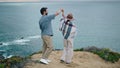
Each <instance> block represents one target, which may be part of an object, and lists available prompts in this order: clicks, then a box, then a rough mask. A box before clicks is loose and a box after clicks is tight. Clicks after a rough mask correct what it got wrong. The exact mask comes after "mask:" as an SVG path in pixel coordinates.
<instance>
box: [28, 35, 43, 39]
mask: <svg viewBox="0 0 120 68" xmlns="http://www.w3.org/2000/svg"><path fill="white" fill-rule="evenodd" d="M37 38H41V36H40V35H35V36H29V37H28V39H37Z"/></svg>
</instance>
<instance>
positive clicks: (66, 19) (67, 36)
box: [59, 10, 76, 64]
mask: <svg viewBox="0 0 120 68" xmlns="http://www.w3.org/2000/svg"><path fill="white" fill-rule="evenodd" d="M62 16H63V18H62V19H61V23H60V28H59V29H60V31H62V34H63V37H64V49H63V54H62V57H61V62H65V63H66V64H70V63H71V60H72V57H73V40H74V37H75V35H76V26H75V24H74V23H73V15H72V13H69V14H68V15H67V16H65V15H64V10H62Z"/></svg>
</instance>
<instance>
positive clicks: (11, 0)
mask: <svg viewBox="0 0 120 68" xmlns="http://www.w3.org/2000/svg"><path fill="white" fill-rule="evenodd" d="M40 1H120V0H0V2H40Z"/></svg>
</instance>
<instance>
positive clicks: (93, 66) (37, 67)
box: [24, 51, 120, 68]
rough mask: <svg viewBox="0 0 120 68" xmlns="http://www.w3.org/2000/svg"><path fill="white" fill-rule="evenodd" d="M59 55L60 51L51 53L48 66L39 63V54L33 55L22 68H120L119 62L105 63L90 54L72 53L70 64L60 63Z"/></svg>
mask: <svg viewBox="0 0 120 68" xmlns="http://www.w3.org/2000/svg"><path fill="white" fill-rule="evenodd" d="M61 54H62V52H61V51H53V52H52V54H51V55H50V58H49V59H50V60H52V62H51V63H49V64H48V65H45V64H42V63H40V62H39V59H40V57H41V54H35V55H33V56H32V58H31V60H32V61H31V62H28V63H26V65H25V66H24V68H120V60H119V61H118V62H116V63H110V62H106V61H104V60H103V59H101V58H100V57H99V56H98V55H96V54H93V53H90V52H74V57H73V62H72V63H71V64H65V63H60V56H61Z"/></svg>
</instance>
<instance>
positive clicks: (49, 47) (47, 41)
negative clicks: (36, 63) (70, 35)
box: [42, 36, 53, 59]
mask: <svg viewBox="0 0 120 68" xmlns="http://www.w3.org/2000/svg"><path fill="white" fill-rule="evenodd" d="M43 39H44V41H45V44H46V50H45V53H44V54H43V57H42V58H43V59H48V57H49V55H50V53H51V52H52V49H53V45H52V38H51V36H43Z"/></svg>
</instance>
